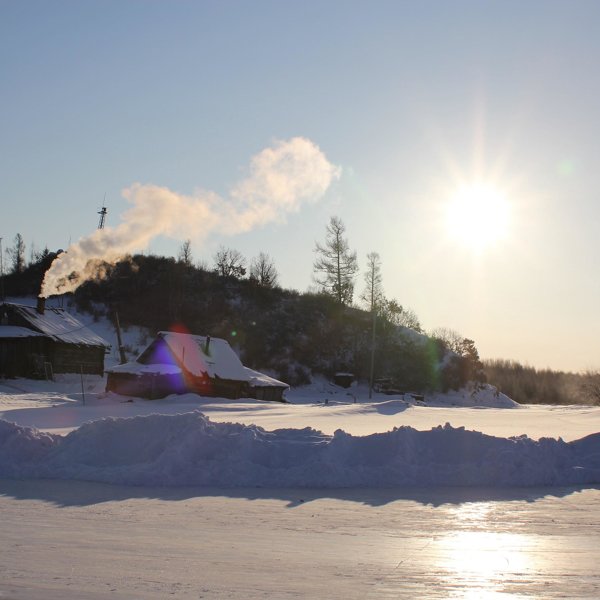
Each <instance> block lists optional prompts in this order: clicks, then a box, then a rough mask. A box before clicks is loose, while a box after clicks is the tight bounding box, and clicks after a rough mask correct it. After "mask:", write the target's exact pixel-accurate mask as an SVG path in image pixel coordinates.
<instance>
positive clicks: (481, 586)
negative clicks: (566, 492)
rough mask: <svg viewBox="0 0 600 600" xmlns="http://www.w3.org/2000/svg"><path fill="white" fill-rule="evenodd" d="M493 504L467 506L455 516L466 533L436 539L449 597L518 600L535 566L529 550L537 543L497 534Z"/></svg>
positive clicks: (471, 504)
mask: <svg viewBox="0 0 600 600" xmlns="http://www.w3.org/2000/svg"><path fill="white" fill-rule="evenodd" d="M491 511H492V507H491V505H490V503H468V504H465V505H462V506H460V507H458V508H457V509H456V511H455V516H456V518H457V519H459V520H460V522H461V524H460V525H459V527H458V528H460V527H461V526H462V527H464V531H455V532H453V533H452V534H449V535H447V536H444V537H442V538H439V539H437V540H436V541H435V542H434V543H435V545H436V548H435V549H434V554H435V555H437V557H438V563H437V565H436V567H437V568H438V569H439V572H440V574H442V573H443V574H444V575H443V576H444V578H447V580H446V581H445V582H444V583H445V587H446V589H448V591H449V597H451V598H452V597H461V598H519V597H521V596H520V594H518V593H517V594H515V593H514V592H515V591H516V589H515V588H516V587H518V585H519V581H522V579H523V576H524V575H525V574H527V573H530V572H531V570H532V568H533V565H532V562H531V554H530V552H529V551H530V550H531V549H532V547H533V546H534V545H535V542H534V540H533V539H532V538H531V537H530V536H527V535H523V534H516V533H506V532H494V531H490V529H492V528H493V518H492V519H490V516H491V515H490V512H491Z"/></svg>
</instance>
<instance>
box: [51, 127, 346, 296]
mask: <svg viewBox="0 0 600 600" xmlns="http://www.w3.org/2000/svg"><path fill="white" fill-rule="evenodd" d="M339 175H340V169H339V168H338V167H335V166H334V165H332V164H331V163H330V162H329V161H328V160H327V158H326V157H325V155H324V154H323V153H322V152H321V150H320V149H319V147H318V146H316V145H315V144H314V143H313V142H311V141H310V140H307V139H305V138H301V137H296V138H292V139H290V140H287V141H280V142H276V143H275V144H273V146H271V147H269V148H266V149H265V150H262V151H261V152H259V153H258V154H257V155H255V156H254V157H253V158H252V160H251V162H250V167H249V174H248V176H247V177H246V178H245V179H244V180H242V181H240V182H239V183H238V184H237V185H235V186H234V187H233V188H232V190H231V191H230V194H229V197H228V198H223V197H221V196H219V195H218V194H216V193H214V192H209V191H199V192H196V193H195V194H194V195H192V196H186V195H183V194H179V193H177V192H174V191H172V190H170V189H168V188H165V187H159V186H156V185H142V184H139V183H136V184H134V185H132V186H131V187H129V188H127V189H125V190H124V191H123V195H124V197H125V198H126V199H127V200H128V201H129V203H130V204H131V205H132V206H131V207H130V208H129V209H128V210H127V211H126V212H125V213H124V214H123V215H122V222H121V223H120V224H119V225H118V226H116V227H114V228H105V229H97V230H96V231H94V233H92V234H91V235H89V236H87V237H84V238H82V239H81V240H79V241H78V242H77V243H75V244H72V245H71V246H69V248H68V249H67V251H66V252H64V253H62V254H60V255H59V256H58V257H57V258H56V259H55V260H54V262H53V263H52V265H51V266H50V269H48V271H47V272H46V275H45V277H44V281H43V283H42V289H41V291H40V296H42V297H47V296H50V295H52V294H63V293H65V292H72V291H74V290H75V289H77V288H78V287H79V286H80V285H81V284H82V283H83V282H84V281H86V280H88V279H91V278H92V277H97V276H99V275H102V274H101V273H99V269H100V268H101V265H102V263H115V262H117V261H118V260H119V259H121V258H123V257H124V256H125V255H127V254H131V253H133V252H136V251H137V252H139V251H141V250H144V249H146V248H147V247H148V245H149V244H150V242H151V241H152V239H153V238H155V237H156V236H158V235H166V236H169V237H172V238H175V239H185V238H192V239H195V240H198V241H202V240H203V239H204V238H205V237H206V236H208V235H209V234H211V233H217V234H224V235H235V234H237V233H243V232H247V231H250V230H251V229H254V228H256V227H258V226H261V225H265V224H267V223H269V222H273V221H277V222H282V221H285V217H286V215H287V214H289V213H293V212H297V211H298V210H299V209H300V208H301V206H302V204H303V203H304V202H315V201H317V200H319V199H320V198H321V197H322V196H323V195H324V194H325V192H326V191H327V189H328V188H329V186H330V184H331V182H332V181H333V180H334V179H336V178H338V177H339Z"/></svg>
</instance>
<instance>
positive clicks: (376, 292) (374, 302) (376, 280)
mask: <svg viewBox="0 0 600 600" xmlns="http://www.w3.org/2000/svg"><path fill="white" fill-rule="evenodd" d="M382 282H383V278H382V276H381V258H380V256H379V254H378V253H377V252H369V254H367V270H366V272H365V289H364V290H363V293H362V294H361V296H360V299H361V300H362V301H363V302H364V303H365V304H366V306H367V308H368V309H369V311H371V312H373V311H375V310H377V308H378V307H379V306H380V304H381V302H382V301H383V300H384V297H383V284H382Z"/></svg>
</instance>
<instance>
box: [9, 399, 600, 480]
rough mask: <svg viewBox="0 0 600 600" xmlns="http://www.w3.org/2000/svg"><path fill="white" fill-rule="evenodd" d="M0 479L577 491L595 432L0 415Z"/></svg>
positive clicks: (591, 473)
mask: <svg viewBox="0 0 600 600" xmlns="http://www.w3.org/2000/svg"><path fill="white" fill-rule="evenodd" d="M0 477H2V478H10V479H24V478H49V479H77V480H86V481H99V482H106V483H115V484H129V485H160V486H182V485H194V486H215V487H271V488H282V487H315V488H341V487H366V486H368V487H395V486H423V487H426V486H492V487H505V486H507V487H508V486H564V485H581V484H594V483H600V433H598V434H593V435H590V436H587V437H585V438H582V439H581V440H576V441H574V442H568V443H567V442H564V441H562V440H561V439H558V440H557V439H554V438H542V439H540V440H538V441H535V440H532V439H530V438H529V437H527V436H519V437H512V438H499V437H494V436H490V435H486V434H483V433H480V432H477V431H468V430H465V429H464V428H453V427H451V426H450V425H448V424H446V425H445V426H444V427H442V426H439V427H435V428H433V429H431V430H429V431H418V430H416V429H413V428H412V427H401V428H394V429H393V430H391V431H388V432H386V433H376V434H372V435H367V436H352V435H350V434H347V433H345V432H344V431H342V430H337V431H336V432H335V433H334V435H333V436H328V435H325V434H323V433H321V432H319V431H316V430H314V429H311V428H305V429H278V430H275V431H267V430H265V429H263V428H261V427H258V426H256V425H249V426H248V425H241V424H234V423H215V422H212V421H211V420H210V419H208V418H207V417H206V416H205V415H203V414H202V413H201V412H199V411H195V412H191V413H185V414H179V415H174V416H165V415H150V416H147V417H134V418H129V419H119V418H106V419H102V420H99V421H94V422H90V423H86V424H84V425H82V426H81V427H80V428H79V429H77V430H75V431H73V432H71V433H70V434H69V435H67V436H66V437H63V436H60V435H52V434H48V433H43V432H40V431H38V430H36V429H34V428H29V427H21V426H18V425H15V424H13V423H9V422H7V421H1V420H0Z"/></svg>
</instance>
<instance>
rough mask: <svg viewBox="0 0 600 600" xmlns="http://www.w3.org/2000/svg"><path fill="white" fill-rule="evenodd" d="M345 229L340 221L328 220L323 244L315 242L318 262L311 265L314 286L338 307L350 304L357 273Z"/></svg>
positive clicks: (355, 261) (356, 265)
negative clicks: (335, 301)
mask: <svg viewBox="0 0 600 600" xmlns="http://www.w3.org/2000/svg"><path fill="white" fill-rule="evenodd" d="M345 231H346V228H345V226H344V224H343V223H342V221H341V219H340V218H339V217H331V219H330V221H329V224H328V225H327V237H326V239H325V244H319V243H318V242H317V244H316V247H315V253H316V254H317V258H316V260H315V262H314V264H313V268H314V271H315V276H314V279H315V283H316V284H317V285H318V286H319V287H320V289H321V291H324V292H325V293H327V294H330V295H331V296H333V297H334V298H335V299H336V300H337V301H338V302H339V303H340V304H347V305H348V304H352V297H353V295H354V277H355V276H356V273H357V272H358V261H357V259H356V252H351V251H350V247H349V245H348V241H347V240H346V239H345V238H344V232H345Z"/></svg>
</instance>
